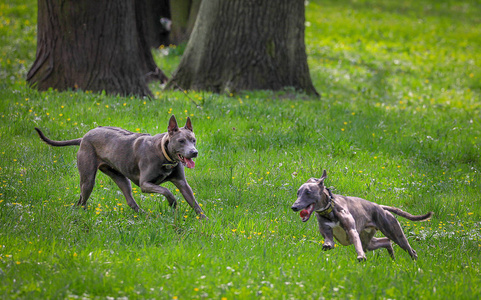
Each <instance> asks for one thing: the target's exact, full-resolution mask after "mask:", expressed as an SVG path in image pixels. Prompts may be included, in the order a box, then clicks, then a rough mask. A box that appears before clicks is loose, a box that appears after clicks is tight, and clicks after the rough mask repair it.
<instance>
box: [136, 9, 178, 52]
mask: <svg viewBox="0 0 481 300" xmlns="http://www.w3.org/2000/svg"><path fill="white" fill-rule="evenodd" d="M138 4H139V5H141V7H142V14H143V16H144V17H143V18H141V20H140V21H141V22H142V28H144V29H145V30H144V33H145V38H146V40H147V44H148V45H149V46H150V47H152V48H158V47H159V46H160V45H169V44H170V42H169V34H170V28H169V27H168V25H167V24H163V23H162V21H161V20H163V19H165V20H166V21H167V20H168V21H169V22H170V19H171V16H170V1H169V0H143V1H138ZM169 25H170V24H169Z"/></svg>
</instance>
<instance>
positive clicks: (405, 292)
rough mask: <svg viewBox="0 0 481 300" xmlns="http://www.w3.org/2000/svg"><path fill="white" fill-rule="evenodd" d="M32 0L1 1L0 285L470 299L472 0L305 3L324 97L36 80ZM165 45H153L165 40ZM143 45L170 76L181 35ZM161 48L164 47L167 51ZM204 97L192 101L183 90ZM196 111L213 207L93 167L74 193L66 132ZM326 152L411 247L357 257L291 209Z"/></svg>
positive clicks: (163, 120) (475, 288)
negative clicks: (114, 92) (36, 83)
mask: <svg viewBox="0 0 481 300" xmlns="http://www.w3.org/2000/svg"><path fill="white" fill-rule="evenodd" d="M35 7H36V4H35V2H32V1H30V2H29V3H28V4H24V2H20V1H16V2H14V1H7V2H3V3H2V4H0V8H1V9H0V33H1V35H0V42H1V43H0V53H1V54H2V55H1V56H0V65H1V69H0V82H1V83H0V99H2V100H1V101H0V280H1V281H2V285H0V295H1V297H2V298H29V299H42V298H54V299H56V298H67V299H77V298H106V297H112V298H121V297H127V298H134V299H135V298H154V299H177V298H178V299H184V298H193V299H198V298H208V299H223V298H225V299H246V298H248V299H251V298H265V299H279V298H281V299H284V298H285V299H290V298H293V299H319V298H328V299H329V298H348V299H349V298H368V299H371V298H383V299H388V298H389V299H418V298H419V299H426V298H441V299H443V298H455V299H476V298H479V297H480V293H481V288H480V287H481V280H480V278H481V276H480V275H481V274H480V268H481V267H480V261H481V255H480V253H481V251H480V249H481V232H480V225H481V222H480V218H481V211H480V209H479V207H480V206H481V205H480V204H481V203H480V198H479V191H480V186H481V184H480V175H479V171H480V167H481V164H480V155H481V151H480V146H481V143H480V140H481V124H480V121H481V113H480V110H481V107H480V104H479V99H480V93H481V90H480V88H481V86H480V78H481V73H480V71H479V68H477V66H479V65H481V64H480V61H479V54H478V53H481V43H480V42H481V40H480V36H481V32H480V31H481V29H480V27H479V26H478V24H479V22H480V18H481V17H480V15H479V11H480V6H479V4H478V3H477V2H475V1H464V2H463V1H441V2H436V1H403V2H395V1H391V2H389V3H385V2H384V1H322V2H321V1H312V2H310V3H309V4H308V6H307V21H308V27H307V28H306V43H307V50H308V55H309V64H310V69H311V75H312V78H313V80H314V84H315V86H316V89H317V90H318V91H319V92H320V93H321V94H322V97H321V99H309V98H306V97H305V96H303V95H297V94H295V93H294V92H293V91H291V90H286V91H284V92H281V93H272V92H268V91H257V92H250V93H243V94H235V95H215V94H210V93H202V92H188V93H183V92H164V91H162V90H161V89H160V87H158V86H155V85H153V86H152V89H153V90H154V94H155V99H152V100H149V99H138V98H124V97H117V96H107V95H103V94H92V93H90V92H88V91H86V92H64V93H58V92H56V91H48V92H43V93H39V92H37V91H35V90H32V89H29V88H28V87H26V84H25V80H24V78H25V75H26V72H27V70H28V67H29V66H30V65H31V64H32V63H33V60H34V57H35V24H36V9H35ZM162 50H166V51H162ZM162 50H155V51H154V55H155V58H156V61H157V62H158V64H159V66H160V67H161V68H162V69H163V70H164V71H165V73H166V74H170V73H171V72H173V71H174V70H175V67H176V65H177V63H178V62H179V59H180V56H179V55H180V54H181V52H182V47H180V48H179V49H173V50H172V49H162ZM167 50H168V51H167ZM196 104H199V105H200V107H197V105H196ZM171 114H175V115H176V117H177V118H178V120H179V121H180V122H181V123H183V122H185V119H186V117H187V116H190V117H191V118H192V120H193V125H194V131H195V133H196V136H197V139H198V140H199V151H200V156H199V157H198V158H197V159H196V168H195V169H194V170H186V175H187V179H188V181H189V183H190V184H191V186H192V188H193V190H194V192H195V193H196V194H195V195H196V197H197V200H198V201H199V202H200V203H201V204H202V205H203V208H204V209H205V211H206V214H207V215H208V216H209V217H210V219H211V220H210V221H208V222H201V221H199V220H197V218H196V216H195V214H194V213H193V212H192V209H191V208H190V207H189V206H188V205H187V204H186V203H185V201H183V198H182V197H181V196H180V194H179V192H177V191H175V187H174V186H173V185H171V184H167V185H166V186H167V187H169V188H170V189H171V190H172V191H173V192H174V194H175V195H176V196H177V197H178V199H179V201H180V207H179V209H178V210H177V211H173V210H172V209H170V208H169V206H168V204H167V201H165V199H164V198H163V197H162V196H159V195H150V194H146V195H143V194H141V193H140V189H139V188H136V190H134V192H135V194H134V197H135V198H136V199H137V201H138V203H139V205H140V206H141V207H142V208H143V209H144V210H146V211H147V212H148V213H147V214H137V213H135V212H133V211H132V210H131V209H130V208H128V207H127V205H126V203H125V200H124V198H123V196H122V195H121V194H120V193H119V190H118V188H117V187H116V185H115V184H114V183H113V182H112V181H111V180H110V179H109V178H108V177H107V176H105V175H103V174H98V176H97V181H96V187H95V189H94V192H93V194H92V197H91V199H90V200H89V208H88V210H86V211H83V210H81V209H76V208H72V205H73V204H74V203H75V202H76V201H77V199H78V195H79V187H78V175H77V170H76V163H75V153H76V150H77V148H76V147H66V148H52V147H49V146H47V145H45V144H44V143H42V142H41V141H40V139H39V138H38V137H37V136H36V133H35V131H34V130H33V127H35V126H37V127H40V128H42V129H43V130H44V131H45V133H46V134H47V136H49V137H51V138H53V139H59V140H60V139H71V138H77V137H80V136H82V135H83V134H85V133H86V132H87V131H88V130H89V129H92V128H94V127H96V126H99V125H103V126H108V125H110V126H119V127H123V128H126V129H128V130H131V131H135V132H137V131H139V132H148V133H152V134H154V133H158V132H164V131H166V128H167V121H168V118H169V116H170V115H171ZM323 169H327V170H328V178H327V180H326V184H327V185H328V186H330V187H331V188H332V190H333V192H334V193H339V194H346V195H355V196H360V197H364V198H366V199H368V200H371V201H374V202H377V203H382V204H386V205H395V206H398V207H401V208H403V209H405V210H407V211H409V212H411V213H413V214H421V213H425V212H427V211H434V212H435V216H434V218H433V219H432V220H431V221H429V222H424V223H413V222H408V221H406V220H404V219H402V218H399V221H400V223H401V224H402V226H403V228H404V231H405V233H406V235H407V236H408V239H409V241H410V243H411V245H412V247H413V248H414V249H415V250H416V251H417V252H418V255H419V260H418V261H417V262H412V261H411V260H410V258H409V256H408V255H407V253H405V252H404V251H402V250H401V249H400V248H399V247H397V246H395V247H394V250H395V254H396V256H397V259H396V260H395V261H392V260H391V259H390V258H389V255H388V254H387V252H386V251H380V250H378V251H375V252H370V253H368V255H367V256H368V260H367V262H365V263H357V262H356V259H355V258H356V254H355V251H354V249H353V247H352V246H351V247H336V248H335V249H334V250H331V251H329V252H323V251H322V250H321V248H322V247H321V246H322V237H321V236H320V235H319V233H318V232H317V229H316V227H317V225H316V224H315V221H314V220H311V221H309V222H307V223H301V221H300V219H299V216H298V215H297V214H295V213H293V212H292V211H290V205H291V204H292V203H293V202H294V200H295V197H296V196H295V195H296V190H297V188H298V187H299V186H300V185H301V184H302V183H303V182H305V181H306V180H307V179H308V178H310V177H316V176H317V177H318V176H320V174H321V172H322V170H323Z"/></svg>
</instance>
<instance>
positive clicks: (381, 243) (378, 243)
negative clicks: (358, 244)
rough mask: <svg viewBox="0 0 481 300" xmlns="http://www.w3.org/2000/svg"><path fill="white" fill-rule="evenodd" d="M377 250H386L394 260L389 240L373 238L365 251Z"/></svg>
mask: <svg viewBox="0 0 481 300" xmlns="http://www.w3.org/2000/svg"><path fill="white" fill-rule="evenodd" d="M379 248H386V250H387V252H388V253H389V255H390V256H391V258H392V259H394V250H393V249H392V245H391V240H390V239H388V238H387V237H384V238H375V237H373V238H372V239H371V241H370V242H369V245H367V250H369V251H373V250H376V249H379Z"/></svg>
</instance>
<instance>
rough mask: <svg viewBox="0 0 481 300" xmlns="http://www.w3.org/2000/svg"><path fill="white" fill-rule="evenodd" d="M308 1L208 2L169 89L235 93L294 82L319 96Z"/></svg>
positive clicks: (221, 0) (295, 86) (274, 88)
mask: <svg viewBox="0 0 481 300" xmlns="http://www.w3.org/2000/svg"><path fill="white" fill-rule="evenodd" d="M304 14H305V7H304V1H301V0H279V1H275V4H274V3H273V2H272V1H269V0H259V1H255V2H254V1H243V0H234V1H228V0H209V1H202V4H201V6H200V10H199V15H198V17H197V18H198V19H197V21H196V24H195V27H194V30H193V31H192V35H191V37H190V40H189V42H188V44H187V47H186V49H185V52H184V55H183V57H182V59H181V62H180V64H179V66H178V68H177V70H176V71H175V72H174V75H173V77H172V79H171V80H170V81H169V83H168V84H167V88H177V87H180V88H183V89H194V90H209V91H213V92H223V91H227V92H232V91H237V90H257V89H269V90H281V89H284V88H287V87H293V88H295V89H296V90H301V91H304V92H306V93H308V94H314V95H317V92H316V90H315V88H314V86H313V85H312V81H311V78H310V74H309V67H308V65H307V55H306V51H305V44H304V22H305V15H304Z"/></svg>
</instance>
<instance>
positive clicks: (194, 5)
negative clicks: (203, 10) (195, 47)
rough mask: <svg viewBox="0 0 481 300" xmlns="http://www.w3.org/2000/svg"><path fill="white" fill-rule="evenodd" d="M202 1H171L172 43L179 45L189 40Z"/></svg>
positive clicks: (170, 37)
mask: <svg viewBox="0 0 481 300" xmlns="http://www.w3.org/2000/svg"><path fill="white" fill-rule="evenodd" d="M206 1H210V0H206ZM201 2H202V0H173V1H171V2H170V11H171V16H172V31H171V32H170V36H169V39H170V43H171V44H174V45H179V44H181V43H183V42H187V41H188V40H189V37H190V34H191V33H192V30H193V28H194V24H195V20H196V19H197V15H198V12H199V7H200V3H201Z"/></svg>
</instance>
